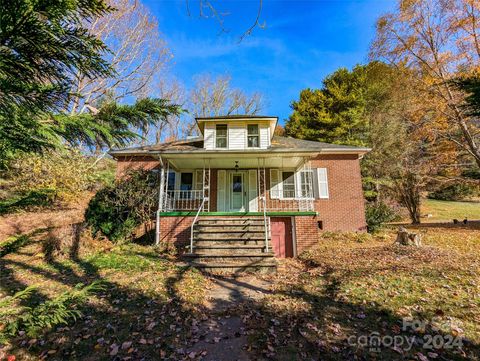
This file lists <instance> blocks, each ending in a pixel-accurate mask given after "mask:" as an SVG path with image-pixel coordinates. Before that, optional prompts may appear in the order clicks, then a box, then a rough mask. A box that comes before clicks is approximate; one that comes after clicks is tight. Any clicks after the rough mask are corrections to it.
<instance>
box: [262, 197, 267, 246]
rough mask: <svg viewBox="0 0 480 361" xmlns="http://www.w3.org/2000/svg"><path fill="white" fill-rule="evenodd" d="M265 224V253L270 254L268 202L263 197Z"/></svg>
mask: <svg viewBox="0 0 480 361" xmlns="http://www.w3.org/2000/svg"><path fill="white" fill-rule="evenodd" d="M262 198H263V222H264V224H265V251H266V252H268V225H267V201H266V197H265V196H263V197H262Z"/></svg>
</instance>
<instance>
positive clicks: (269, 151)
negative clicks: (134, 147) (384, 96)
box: [109, 148, 372, 157]
mask: <svg viewBox="0 0 480 361" xmlns="http://www.w3.org/2000/svg"><path fill="white" fill-rule="evenodd" d="M371 150H372V149H371V148H357V149H350V148H332V149H325V148H323V149H295V148H288V149H255V150H247V151H246V150H244V149H238V150H227V151H225V150H223V151H218V150H202V151H196V150H194V151H168V150H167V151H163V152H162V151H158V150H152V151H142V152H131V151H111V152H109V154H110V155H112V156H113V157H115V156H141V155H161V154H163V155H185V156H188V157H191V156H192V155H195V154H198V155H203V156H205V155H212V156H219V155H229V154H245V155H246V154H265V155H269V154H282V153H288V154H291V153H294V154H305V155H309V154H365V153H368V152H370V151H371Z"/></svg>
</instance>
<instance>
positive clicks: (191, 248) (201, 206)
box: [190, 197, 208, 253]
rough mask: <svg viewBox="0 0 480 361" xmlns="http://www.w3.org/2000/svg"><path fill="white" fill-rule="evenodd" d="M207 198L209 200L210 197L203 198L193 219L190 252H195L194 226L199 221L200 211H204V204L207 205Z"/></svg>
mask: <svg viewBox="0 0 480 361" xmlns="http://www.w3.org/2000/svg"><path fill="white" fill-rule="evenodd" d="M207 200H208V198H206V197H205V198H203V200H202V204H201V205H200V207H199V208H198V211H197V214H196V215H195V218H194V219H193V222H192V225H191V227H190V253H193V226H194V225H195V222H196V221H197V219H198V216H199V215H200V212H201V211H202V209H203V206H204V205H205V201H207Z"/></svg>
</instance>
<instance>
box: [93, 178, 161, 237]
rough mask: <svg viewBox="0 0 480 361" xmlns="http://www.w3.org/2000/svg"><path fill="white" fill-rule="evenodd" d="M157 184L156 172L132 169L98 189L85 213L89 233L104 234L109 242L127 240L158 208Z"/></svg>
mask: <svg viewBox="0 0 480 361" xmlns="http://www.w3.org/2000/svg"><path fill="white" fill-rule="evenodd" d="M158 183H159V179H158V175H157V174H156V173H153V172H149V171H135V172H131V173H130V174H128V175H127V177H126V178H124V179H122V180H119V181H118V182H116V183H115V184H114V185H112V186H108V187H105V188H104V189H102V190H100V191H99V192H98V193H97V194H96V195H95V197H94V198H93V199H92V200H91V201H90V204H89V205H88V208H87V210H86V212H85V219H86V222H87V224H88V225H89V226H90V227H91V228H92V231H93V234H94V235H104V236H106V237H107V238H108V239H110V240H111V241H113V242H120V241H126V240H130V239H131V238H132V236H133V234H134V231H135V230H136V229H137V228H138V227H139V226H141V225H143V224H144V223H146V222H148V221H150V220H151V219H152V217H153V216H154V214H155V211H156V210H157V208H158Z"/></svg>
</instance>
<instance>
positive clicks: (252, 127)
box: [247, 124, 260, 148]
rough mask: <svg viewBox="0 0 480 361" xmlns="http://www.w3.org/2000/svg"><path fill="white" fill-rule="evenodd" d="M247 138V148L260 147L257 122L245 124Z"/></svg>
mask: <svg viewBox="0 0 480 361" xmlns="http://www.w3.org/2000/svg"><path fill="white" fill-rule="evenodd" d="M247 140H248V147H249V148H258V147H260V135H259V132H258V124H248V125H247Z"/></svg>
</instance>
